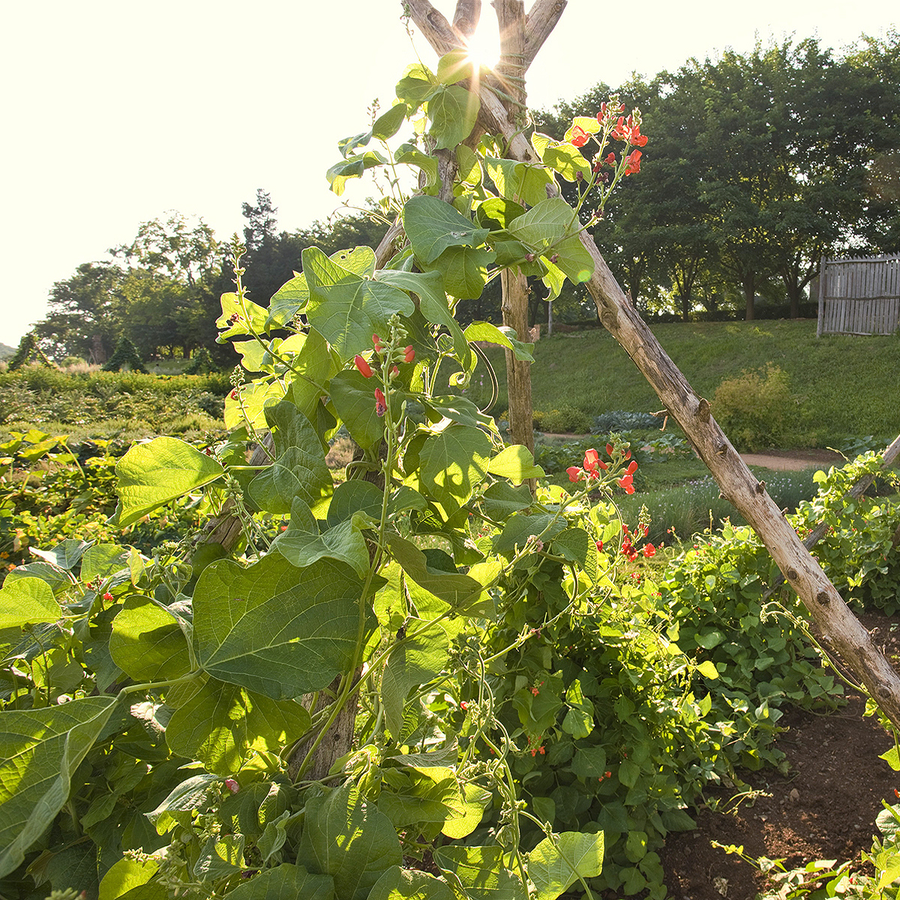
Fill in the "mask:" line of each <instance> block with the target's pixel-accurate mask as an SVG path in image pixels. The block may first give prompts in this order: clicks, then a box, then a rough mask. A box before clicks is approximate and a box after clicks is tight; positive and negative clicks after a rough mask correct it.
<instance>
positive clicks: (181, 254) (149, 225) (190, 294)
mask: <svg viewBox="0 0 900 900" xmlns="http://www.w3.org/2000/svg"><path fill="white" fill-rule="evenodd" d="M113 252H114V254H115V255H116V256H118V257H121V258H122V259H123V260H124V262H125V263H126V265H127V269H126V274H125V277H124V282H123V287H122V290H123V293H124V294H125V297H126V304H127V308H128V317H127V320H125V321H124V322H123V329H122V330H123V333H125V334H126V335H127V336H128V337H129V338H130V339H131V340H132V341H134V343H135V345H136V346H137V347H138V349H139V350H140V352H141V354H142V356H143V357H144V358H149V357H152V356H156V355H159V354H163V355H168V356H171V355H175V354H176V353H180V354H181V355H183V356H184V357H185V358H187V357H189V356H190V354H191V352H192V351H194V350H196V349H198V348H199V347H201V346H209V344H210V343H211V342H212V341H213V340H214V336H213V334H212V332H211V329H210V328H209V316H210V313H211V312H213V311H214V310H215V304H214V302H213V298H214V297H215V294H214V293H213V290H214V288H215V287H217V286H218V281H219V276H220V274H221V268H222V252H221V249H220V247H219V244H218V242H217V241H216V237H215V234H214V232H213V230H212V228H210V227H209V226H208V225H207V224H206V223H205V222H204V221H203V220H202V219H198V220H196V221H195V222H192V221H190V220H189V219H187V218H186V217H185V216H183V215H181V213H170V214H169V216H168V218H167V219H165V220H161V219H154V220H153V221H151V222H145V223H143V224H142V225H141V227H140V229H139V231H138V234H137V237H136V238H135V240H134V241H133V242H132V243H131V244H130V245H128V246H125V247H120V248H118V249H116V250H115V251H113Z"/></svg>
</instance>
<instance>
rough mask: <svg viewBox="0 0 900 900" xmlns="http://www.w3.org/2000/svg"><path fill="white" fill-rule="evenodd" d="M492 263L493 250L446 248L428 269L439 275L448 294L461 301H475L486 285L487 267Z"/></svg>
mask: <svg viewBox="0 0 900 900" xmlns="http://www.w3.org/2000/svg"><path fill="white" fill-rule="evenodd" d="M493 261H494V251H493V250H485V249H483V248H480V247H479V248H474V249H473V248H471V247H448V248H447V249H446V250H445V251H444V252H443V253H442V254H441V255H440V256H439V257H438V258H437V259H436V260H435V261H434V262H433V263H431V264H430V265H429V268H433V269H436V270H437V271H438V272H440V273H441V277H442V278H443V281H444V287H445V289H446V290H447V293H448V294H450V295H451V296H453V297H458V298H459V299H461V300H477V299H478V298H479V297H480V296H481V294H482V292H483V291H484V286H485V284H487V267H488V266H489V265H490V264H491V263H492V262H493Z"/></svg>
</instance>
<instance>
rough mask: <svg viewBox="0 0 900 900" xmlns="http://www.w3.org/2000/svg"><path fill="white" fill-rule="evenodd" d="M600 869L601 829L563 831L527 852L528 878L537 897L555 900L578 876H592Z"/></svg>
mask: <svg viewBox="0 0 900 900" xmlns="http://www.w3.org/2000/svg"><path fill="white" fill-rule="evenodd" d="M602 869H603V832H602V831H601V832H599V833H598V834H584V833H582V832H579V831H566V832H563V833H562V834H560V835H554V836H553V838H544V840H542V841H541V842H540V843H539V844H538V845H537V847H535V848H534V850H532V851H531V853H529V854H528V877H529V878H530V879H531V880H532V882H534V886H535V889H536V893H535V898H536V900H556V898H557V897H558V896H559V895H560V894H561V893H562V892H563V891H565V890H566V889H567V888H568V887H569V886H570V885H573V884H574V883H575V882H576V881H577V880H578V879H579V878H594V877H595V876H597V875H599V874H600V872H601V870H602Z"/></svg>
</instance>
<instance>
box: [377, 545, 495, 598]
mask: <svg viewBox="0 0 900 900" xmlns="http://www.w3.org/2000/svg"><path fill="white" fill-rule="evenodd" d="M388 540H389V543H390V548H391V555H392V556H393V557H394V559H396V560H397V562H399V563H400V565H401V566H402V567H403V571H404V572H405V573H406V575H407V577H409V578H411V579H412V580H413V581H414V582H415V583H416V584H418V585H419V586H421V587H423V588H425V590H426V591H428V592H429V593H431V594H434V596H435V597H438V598H440V599H441V600H443V601H444V602H445V603H449V604H451V605H452V606H456V607H459V606H460V605H461V604H463V603H464V602H465V601H467V600H470V601H471V600H474V599H476V598H477V597H478V594H479V592H480V591H481V588H482V585H481V582H479V581H476V580H475V579H474V578H471V577H470V576H468V575H465V574H464V573H462V572H448V571H447V570H446V569H439V568H435V567H433V566H431V565H429V561H428V557H427V556H426V555H425V554H424V553H423V552H422V551H421V550H420V549H419V548H418V547H417V546H416V545H415V544H413V543H411V542H410V541H407V540H406V539H405V538H402V537H400V535H398V534H392V535H391V536H390V537H389V539H388Z"/></svg>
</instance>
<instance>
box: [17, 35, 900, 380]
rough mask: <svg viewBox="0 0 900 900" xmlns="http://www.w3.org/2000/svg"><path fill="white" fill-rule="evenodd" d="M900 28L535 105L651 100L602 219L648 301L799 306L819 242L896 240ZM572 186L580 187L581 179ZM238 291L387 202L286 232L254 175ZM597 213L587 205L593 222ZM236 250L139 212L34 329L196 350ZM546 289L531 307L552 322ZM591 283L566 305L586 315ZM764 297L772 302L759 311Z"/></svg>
mask: <svg viewBox="0 0 900 900" xmlns="http://www.w3.org/2000/svg"><path fill="white" fill-rule="evenodd" d="M898 92H900V35H898V33H897V32H896V31H892V32H890V33H889V34H888V35H887V36H886V37H885V38H884V39H878V38H871V37H865V38H862V39H861V40H860V41H859V42H858V43H857V44H856V46H855V47H853V48H851V49H849V50H848V51H846V52H844V53H843V54H836V53H835V52H834V51H832V50H829V49H825V48H822V47H821V46H820V44H819V42H818V40H817V39H815V38H810V39H807V40H802V41H799V42H795V41H794V40H793V39H789V40H785V41H784V42H783V43H780V44H778V43H771V44H769V45H763V44H761V43H760V44H758V45H757V46H756V48H755V49H754V50H753V51H752V52H751V53H748V54H746V55H741V54H738V53H735V52H734V51H731V50H728V51H726V52H724V53H723V54H722V55H721V56H720V57H718V58H716V59H706V60H705V61H703V62H701V61H698V60H696V59H692V60H689V61H688V62H686V63H685V64H684V65H683V66H682V67H681V68H679V69H678V70H677V71H675V72H661V73H659V74H657V75H656V76H655V77H653V78H652V79H650V80H645V79H643V78H640V77H633V78H632V79H631V80H629V81H628V82H626V83H625V84H623V85H621V86H620V87H619V88H618V90H617V91H616V90H613V89H611V88H610V86H609V85H606V84H602V83H601V84H597V85H596V86H595V87H594V88H593V89H591V90H590V91H589V92H587V93H586V94H585V95H584V96H582V97H579V98H576V99H574V100H572V101H569V102H564V103H560V104H558V105H557V106H556V107H554V109H553V110H544V111H542V112H538V113H536V114H535V123H534V124H535V127H536V128H537V130H539V131H542V132H546V133H547V134H548V135H550V136H551V137H553V138H560V137H562V132H563V131H564V130H565V127H566V125H565V123H567V122H568V121H570V120H571V119H572V117H573V116H575V115H583V114H585V113H586V111H587V112H591V111H595V110H596V109H599V108H600V103H601V102H602V101H603V100H605V99H606V98H607V97H609V96H610V95H611V94H615V93H618V95H619V96H620V97H621V99H622V101H623V102H624V103H625V104H626V105H628V106H629V107H632V106H633V107H638V108H640V109H641V110H642V112H643V114H644V117H645V121H646V123H647V125H646V128H645V132H646V133H648V134H649V136H650V141H649V144H648V145H647V146H646V147H645V148H643V151H642V152H643V156H642V159H641V164H642V169H641V177H640V178H638V179H626V181H625V182H624V183H623V184H622V185H621V188H620V189H619V190H617V192H616V194H615V195H614V196H613V198H612V199H611V201H610V203H609V204H608V205H607V206H606V208H605V210H604V216H603V218H602V219H601V220H600V221H599V223H597V224H596V225H595V226H594V236H595V238H596V240H597V242H598V244H599V245H600V246H601V247H603V249H604V253H605V254H606V256H607V258H608V260H609V262H610V265H611V267H612V270H613V272H614V273H615V275H616V277H617V278H618V279H619V281H620V282H621V283H622V284H623V285H624V286H625V287H626V288H627V289H628V290H629V292H630V294H631V297H632V299H633V301H634V302H635V303H636V304H637V305H638V307H639V308H640V309H642V310H643V311H645V312H650V313H654V314H663V315H669V316H679V317H681V318H683V319H688V318H689V317H691V316H692V315H697V314H698V313H699V314H702V315H706V316H713V317H718V316H721V315H725V314H727V315H736V314H739V313H740V312H741V311H743V314H744V315H746V316H747V317H748V318H753V317H754V316H756V315H758V314H759V313H760V309H759V304H760V301H763V302H764V304H766V305H767V306H768V307H769V308H770V309H776V310H778V312H779V314H781V315H784V314H787V312H788V311H789V313H790V315H791V316H794V317H796V316H798V315H800V314H801V312H802V303H803V301H804V299H805V297H806V295H807V291H808V289H809V286H810V282H811V281H812V280H813V279H814V277H815V275H816V273H817V271H818V267H819V262H820V260H821V258H822V257H823V256H836V255H843V254H867V253H892V252H897V251H900V107H898V105H897V103H896V97H897V94H898ZM564 190H568V191H569V193H570V196H569V199H572V197H573V196H574V195H575V192H576V190H577V185H576V184H575V183H574V182H573V183H571V184H570V185H568V186H567V187H566V188H564ZM242 211H243V215H244V218H245V219H246V225H245V227H244V235H243V237H244V244H245V246H246V253H245V255H244V257H243V262H242V265H243V266H244V268H245V269H246V272H245V274H244V287H245V289H246V291H247V293H248V294H249V295H250V296H251V297H252V298H253V299H254V301H255V302H256V303H259V304H261V305H266V304H267V303H268V301H269V299H270V298H271V297H272V296H273V295H274V294H275V292H276V291H277V290H278V289H279V288H280V287H281V285H282V284H284V283H285V282H287V281H288V280H289V279H290V278H291V277H292V276H293V274H294V273H295V272H299V271H301V269H302V253H303V251H304V250H305V249H306V248H308V247H318V248H320V249H321V250H323V251H324V252H325V253H332V252H334V251H335V250H337V249H339V248H341V247H347V246H354V245H362V244H365V245H368V246H372V247H374V246H377V244H378V243H379V241H380V240H381V238H382V237H383V236H384V234H385V231H386V229H387V222H386V221H385V220H384V218H383V216H382V215H381V214H380V213H379V212H378V210H377V209H376V208H375V207H374V206H373V207H372V208H371V209H364V210H359V211H356V212H355V213H353V214H348V215H344V216H341V217H335V218H334V219H331V220H329V221H326V222H320V221H315V222H313V223H312V225H310V226H309V227H308V228H305V229H301V230H299V231H295V232H288V231H283V230H279V228H278V222H277V213H278V209H277V207H276V206H275V204H274V202H273V200H272V197H271V195H270V194H269V193H268V192H267V191H265V190H263V189H259V190H257V192H256V197H255V198H254V200H253V201H252V202H245V203H244V204H243V208H242ZM594 212H595V210H593V209H591V208H590V206H589V205H586V206H585V207H584V208H583V209H582V217H583V221H584V222H585V223H587V222H588V221H589V220H590V219H591V216H592V215H593V213H594ZM232 283H233V273H232V271H231V261H230V259H229V256H228V254H227V253H226V252H225V251H224V249H223V247H222V245H220V243H219V242H218V241H217V239H216V236H215V235H214V233H213V231H212V229H211V228H210V227H209V226H208V225H206V223H205V222H203V220H202V219H197V220H189V219H187V218H185V217H184V216H182V215H181V214H179V213H170V214H168V215H167V216H166V217H165V218H161V219H156V220H153V221H151V222H145V223H143V224H142V225H141V226H140V228H139V229H138V233H137V235H136V236H135V238H134V239H133V241H132V242H131V243H129V244H127V245H123V246H121V247H118V248H115V249H114V250H112V251H110V254H109V258H107V259H103V260H98V261H92V262H86V263H82V264H81V265H80V266H78V268H77V269H76V271H75V272H74V273H73V274H72V275H71V276H70V277H69V278H67V279H64V280H62V281H59V282H57V283H56V284H54V285H53V288H52V289H51V292H50V312H49V314H48V315H47V317H46V318H45V319H44V321H42V322H41V323H39V324H38V326H37V327H36V329H35V332H36V334H37V336H38V338H39V339H40V341H41V346H42V347H43V348H44V349H45V350H46V351H47V352H48V353H49V354H50V355H52V356H54V357H56V358H62V357H64V356H81V357H84V358H86V359H89V360H91V361H94V362H99V363H102V362H105V361H106V360H107V359H108V358H109V357H110V355H111V354H112V352H113V350H114V348H115V346H116V344H117V342H118V340H119V339H120V338H122V337H126V338H128V339H129V340H131V341H132V342H133V343H134V344H135V346H136V347H137V349H138V351H139V352H140V354H141V356H142V357H143V358H144V359H148V360H149V359H153V358H155V357H159V356H171V355H176V354H179V355H183V356H190V355H192V354H193V353H195V352H196V351H198V350H199V349H200V348H206V349H207V351H208V352H209V353H210V354H212V356H213V358H214V359H215V360H216V361H217V362H218V363H219V364H222V365H225V364H229V363H230V362H233V360H232V359H231V357H230V356H229V355H228V351H227V350H225V349H224V348H223V347H222V346H221V345H219V344H217V343H216V334H215V330H214V328H213V326H212V323H213V321H214V319H215V317H216V314H217V313H218V311H219V296H220V295H221V294H222V293H223V292H225V291H227V290H230V289H231V286H232ZM541 299H542V297H541V296H540V295H539V294H538V293H537V292H534V293H532V295H531V300H530V319H531V321H532V322H534V321H537V320H539V319H542V318H543V316H544V312H543V311H542V309H543V307H544V306H546V304H543V303H541V302H540V301H541ZM583 300H584V293H583V289H578V288H574V287H570V288H567V289H566V290H565V291H564V292H563V294H562V296H560V297H559V298H557V299H556V300H555V301H554V304H555V308H556V310H557V312H559V313H565V312H568V313H569V314H570V315H574V316H575V317H579V316H580V315H582V313H581V310H582V309H583V307H582V306H581V304H582V302H583ZM498 307H499V294H498V291H497V290H496V286H494V285H489V286H488V289H487V290H485V291H484V292H483V293H481V294H480V295H479V296H478V297H473V298H472V299H471V300H463V301H461V303H460V309H459V312H460V316H461V318H462V319H463V320H465V319H466V318H467V315H469V314H473V315H475V316H476V317H477V318H481V319H490V318H492V317H493V316H494V315H496V309H495V308H498ZM764 311H765V309H763V312H764Z"/></svg>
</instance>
